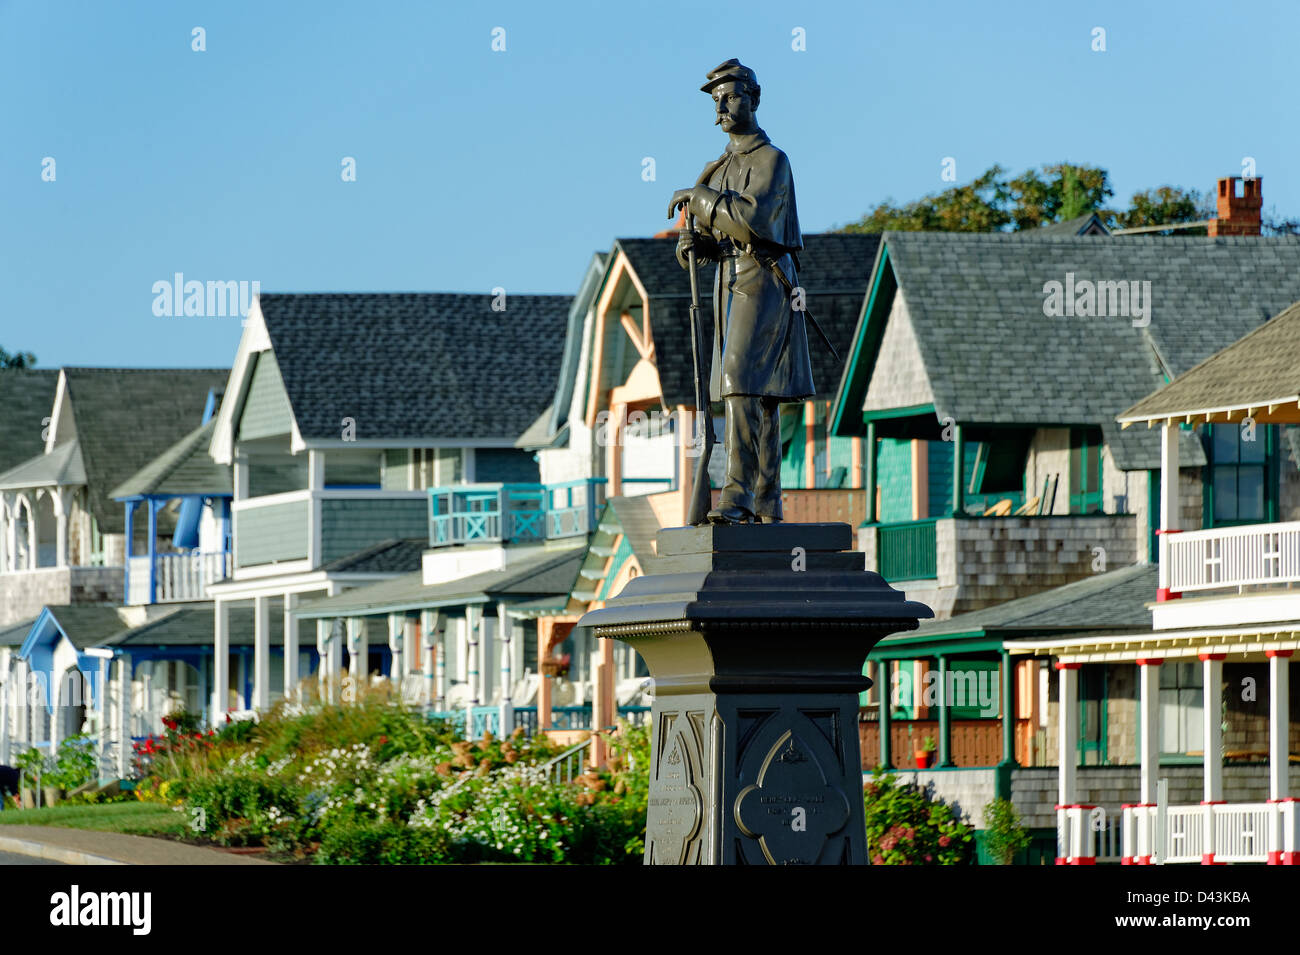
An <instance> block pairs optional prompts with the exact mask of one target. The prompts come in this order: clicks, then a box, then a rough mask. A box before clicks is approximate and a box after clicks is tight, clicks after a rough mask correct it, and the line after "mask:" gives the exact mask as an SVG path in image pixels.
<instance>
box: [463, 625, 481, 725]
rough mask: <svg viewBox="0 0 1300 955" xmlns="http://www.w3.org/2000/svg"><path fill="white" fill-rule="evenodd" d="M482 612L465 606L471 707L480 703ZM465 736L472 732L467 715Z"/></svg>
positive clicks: (466, 662)
mask: <svg viewBox="0 0 1300 955" xmlns="http://www.w3.org/2000/svg"><path fill="white" fill-rule="evenodd" d="M480 613H481V612H480V611H479V609H478V608H477V607H466V608H465V666H466V668H467V670H468V673H467V674H466V680H467V682H468V683H469V702H468V703H467V704H466V705H467V706H469V707H475V706H478V705H479V690H480V689H481V687H480V681H479V674H478V669H479V662H478V617H479V614H480ZM465 719H466V723H465V736H466V738H468V737H469V736H470V734H471V727H470V725H469V722H468V720H469V717H468V716H466V718H465Z"/></svg>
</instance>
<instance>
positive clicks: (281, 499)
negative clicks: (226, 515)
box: [230, 489, 312, 513]
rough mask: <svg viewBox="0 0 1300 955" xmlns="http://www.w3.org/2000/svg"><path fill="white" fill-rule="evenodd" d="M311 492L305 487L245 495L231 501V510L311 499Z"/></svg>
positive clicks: (251, 508)
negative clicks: (276, 492) (258, 494)
mask: <svg viewBox="0 0 1300 955" xmlns="http://www.w3.org/2000/svg"><path fill="white" fill-rule="evenodd" d="M311 494H312V492H311V491H310V490H307V489H303V490H300V491H281V492H280V493H279V494H263V495H262V496H261V497H246V498H244V499H243V500H242V501H231V502H230V510H231V512H232V513H233V512H236V511H244V510H253V509H255V508H259V507H273V506H275V505H276V504H293V503H295V502H297V501H308V500H311Z"/></svg>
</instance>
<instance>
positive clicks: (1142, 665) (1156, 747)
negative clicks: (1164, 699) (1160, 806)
mask: <svg viewBox="0 0 1300 955" xmlns="http://www.w3.org/2000/svg"><path fill="white" fill-rule="evenodd" d="M1160 663H1161V661H1160V660H1157V659H1154V658H1147V659H1139V660H1138V661H1137V664H1138V673H1139V675H1140V676H1139V683H1140V689H1139V693H1140V696H1141V699H1140V700H1139V701H1138V734H1139V736H1140V738H1141V740H1142V753H1141V761H1142V787H1141V793H1140V794H1139V796H1138V802H1140V803H1141V804H1142V805H1144V806H1154V805H1155V802H1156V777H1157V776H1158V775H1159V774H1160Z"/></svg>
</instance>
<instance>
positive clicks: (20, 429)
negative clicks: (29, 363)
mask: <svg viewBox="0 0 1300 955" xmlns="http://www.w3.org/2000/svg"><path fill="white" fill-rule="evenodd" d="M58 383H59V373H58V372H57V371H55V370H53V369H51V370H45V369H33V368H3V369H0V474H3V473H4V472H5V471H8V470H9V469H10V468H12V467H16V466H17V465H19V464H21V463H22V462H24V461H26V460H27V459H28V458H32V457H35V456H36V455H38V454H40V453H41V452H43V451H44V450H45V437H44V435H43V432H44V430H45V428H46V427H47V426H48V424H49V422H48V421H47V420H46V419H48V418H49V417H50V413H51V409H53V407H54V391H55V388H56V387H58Z"/></svg>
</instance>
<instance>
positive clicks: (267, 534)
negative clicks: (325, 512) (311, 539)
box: [234, 501, 311, 567]
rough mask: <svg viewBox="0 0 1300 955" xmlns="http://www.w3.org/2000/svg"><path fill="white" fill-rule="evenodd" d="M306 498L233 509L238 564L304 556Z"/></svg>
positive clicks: (308, 504) (309, 511) (247, 564)
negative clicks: (238, 509) (244, 508)
mask: <svg viewBox="0 0 1300 955" xmlns="http://www.w3.org/2000/svg"><path fill="white" fill-rule="evenodd" d="M310 517H311V504H310V502H308V501H287V502H286V503H284V504H272V505H268V506H265V507H257V508H252V509H251V510H240V511H235V513H234V520H235V527H234V539H235V544H236V554H235V556H236V559H237V560H238V562H239V566H240V567H251V566H253V565H254V564H269V563H271V562H272V561H277V560H302V559H304V558H306V556H307V526H308V522H309V519H310Z"/></svg>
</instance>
